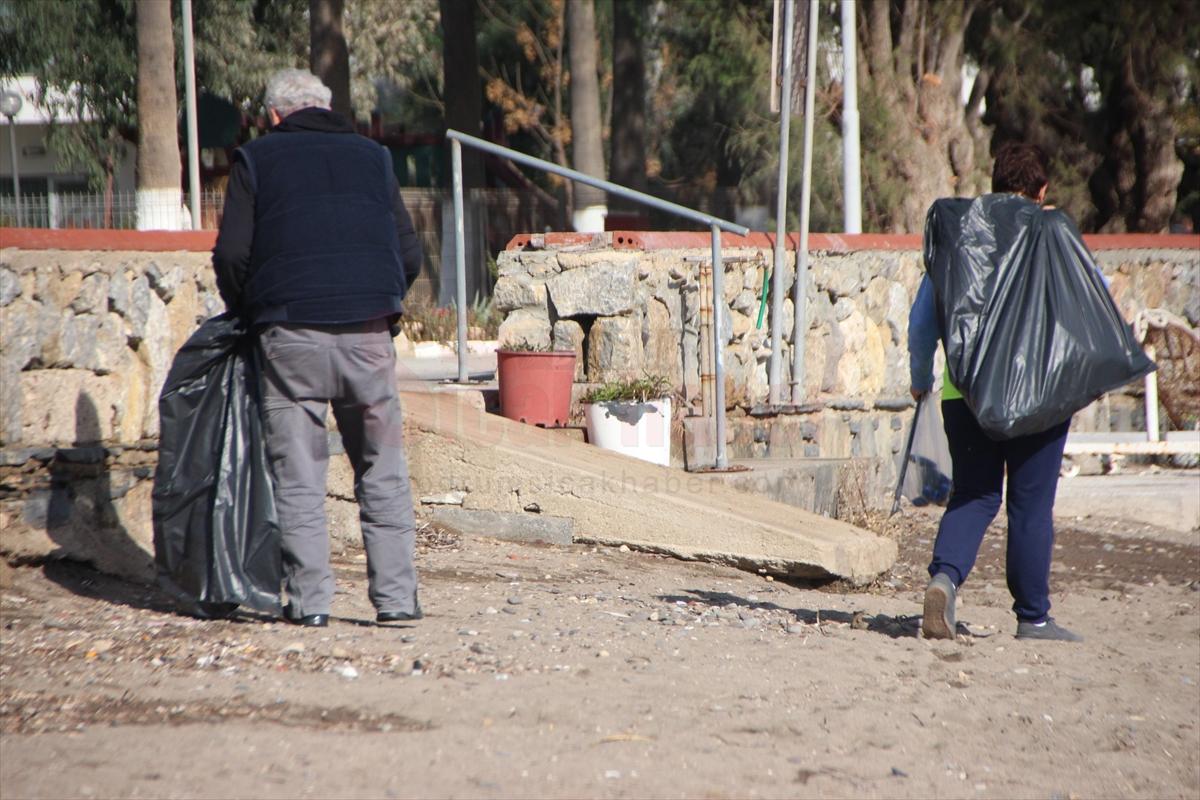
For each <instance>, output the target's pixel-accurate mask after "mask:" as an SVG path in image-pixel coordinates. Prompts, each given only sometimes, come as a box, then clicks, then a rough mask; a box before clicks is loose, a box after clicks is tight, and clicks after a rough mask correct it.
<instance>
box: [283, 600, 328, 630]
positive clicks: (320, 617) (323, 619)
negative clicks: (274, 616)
mask: <svg viewBox="0 0 1200 800" xmlns="http://www.w3.org/2000/svg"><path fill="white" fill-rule="evenodd" d="M283 618H284V619H285V620H287V621H288V622H290V623H291V624H292V625H300V626H301V627H304V628H327V627H329V615H328V614H306V615H305V616H303V617H297V616H293V615H292V606H291V604H290V603H289V604H288V605H286V606H284V607H283Z"/></svg>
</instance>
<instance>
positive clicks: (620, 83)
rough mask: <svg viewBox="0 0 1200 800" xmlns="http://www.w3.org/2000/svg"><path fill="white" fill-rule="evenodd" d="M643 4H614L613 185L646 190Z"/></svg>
mask: <svg viewBox="0 0 1200 800" xmlns="http://www.w3.org/2000/svg"><path fill="white" fill-rule="evenodd" d="M647 10H648V7H647V6H646V4H644V3H643V2H642V0H614V2H613V56H612V58H613V90H612V92H613V103H612V139H611V144H612V162H611V163H612V169H611V171H610V174H611V176H612V180H613V182H614V183H619V184H622V185H623V186H628V187H629V188H631V189H637V190H638V191H645V189H646V57H645V54H644V52H643V50H642V41H643V38H644V37H645V33H646V26H647V24H648V20H647V18H646V17H647V15H646V12H647Z"/></svg>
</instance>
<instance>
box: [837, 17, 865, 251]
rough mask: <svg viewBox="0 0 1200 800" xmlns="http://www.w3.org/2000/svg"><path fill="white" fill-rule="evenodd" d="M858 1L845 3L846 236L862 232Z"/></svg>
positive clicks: (843, 148)
mask: <svg viewBox="0 0 1200 800" xmlns="http://www.w3.org/2000/svg"><path fill="white" fill-rule="evenodd" d="M855 5H856V3H855V0H842V73H843V75H844V78H843V80H842V86H843V94H842V194H843V198H842V205H843V208H842V214H843V226H844V227H845V229H846V233H862V175H861V170H860V168H859V144H858V36H857V33H856V25H857V20H856V19H855V11H856V8H855Z"/></svg>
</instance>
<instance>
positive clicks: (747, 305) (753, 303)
mask: <svg viewBox="0 0 1200 800" xmlns="http://www.w3.org/2000/svg"><path fill="white" fill-rule="evenodd" d="M729 305H730V306H731V307H732V308H733V310H734V311H740V312H742V313H743V314H754V313H757V312H758V295H756V294H755V293H754V292H753V291H752V290H750V289H742V291H740V292H738V294H737V297H735V298H733V302H732V303H730V304H729Z"/></svg>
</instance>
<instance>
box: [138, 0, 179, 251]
mask: <svg viewBox="0 0 1200 800" xmlns="http://www.w3.org/2000/svg"><path fill="white" fill-rule="evenodd" d="M137 56H138V64H137V67H138V71H137V111H138V114H137V116H138V151H137V226H138V229H139V230H179V229H180V228H181V227H182V226H183V215H182V213H181V212H182V209H183V191H182V178H181V172H182V170H183V162H182V161H181V160H180V157H179V123H178V108H177V105H176V99H175V39H174V36H173V35H172V31H171V4H170V3H166V2H161V0H137Z"/></svg>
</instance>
